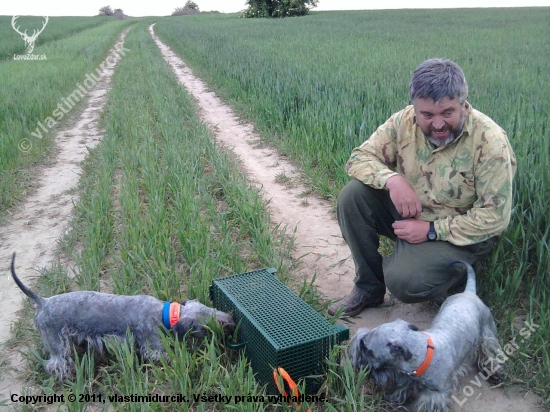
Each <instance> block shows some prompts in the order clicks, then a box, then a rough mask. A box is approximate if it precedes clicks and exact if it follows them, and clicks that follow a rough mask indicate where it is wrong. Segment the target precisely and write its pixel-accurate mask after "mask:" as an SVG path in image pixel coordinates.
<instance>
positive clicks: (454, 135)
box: [423, 115, 466, 147]
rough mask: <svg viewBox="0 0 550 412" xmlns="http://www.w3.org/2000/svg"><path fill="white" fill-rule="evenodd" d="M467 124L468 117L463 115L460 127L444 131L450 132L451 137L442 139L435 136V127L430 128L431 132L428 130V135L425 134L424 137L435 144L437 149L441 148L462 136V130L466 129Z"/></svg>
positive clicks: (447, 128)
mask: <svg viewBox="0 0 550 412" xmlns="http://www.w3.org/2000/svg"><path fill="white" fill-rule="evenodd" d="M465 122H466V116H465V115H462V116H461V117H460V125H459V127H457V128H455V129H453V128H449V127H445V129H444V130H449V132H450V133H449V136H447V137H444V138H441V137H436V136H434V134H433V132H434V131H435V129H434V128H433V127H430V130H428V133H425V132H423V133H424V136H426V139H428V141H429V142H430V143H431V144H433V145H434V146H435V147H441V146H445V145H448V144H449V143H452V142H453V141H454V140H455V139H456V138H457V137H458V136H460V133H462V129H463V128H464V123H465Z"/></svg>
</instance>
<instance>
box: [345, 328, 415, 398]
mask: <svg viewBox="0 0 550 412" xmlns="http://www.w3.org/2000/svg"><path fill="white" fill-rule="evenodd" d="M417 330H418V328H417V327H416V326H415V325H413V324H411V323H408V322H405V321H403V320H401V319H397V320H395V321H394V322H391V323H385V324H383V325H380V326H378V327H376V328H374V329H372V330H371V329H368V328H361V329H359V330H358V331H357V332H356V333H355V335H354V336H353V337H352V339H351V341H350V350H349V352H350V357H351V360H352V364H353V367H354V368H356V369H360V368H362V367H367V366H368V367H369V368H370V373H371V376H372V378H373V379H374V381H375V382H376V384H377V385H378V386H379V387H381V388H383V389H384V390H385V391H386V392H390V393H391V392H394V391H395V390H396V388H400V387H405V386H408V383H409V381H410V380H411V378H410V377H409V376H408V375H407V374H406V373H404V372H403V371H406V370H408V369H410V367H409V366H408V362H409V361H410V360H411V358H412V356H413V354H412V353H411V350H410V349H409V347H408V343H409V341H410V340H409V339H408V337H409V336H410V334H411V333H414V332H416V331H417ZM405 396H406V393H404V392H403V393H400V394H399V396H398V398H401V397H405ZM395 400H398V401H399V400H400V399H395Z"/></svg>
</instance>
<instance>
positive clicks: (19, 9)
mask: <svg viewBox="0 0 550 412" xmlns="http://www.w3.org/2000/svg"><path fill="white" fill-rule="evenodd" d="M185 3H186V0H148V1H133V0H87V1H84V2H82V3H81V2H79V1H75V0H59V1H44V0H15V1H10V0H0V15H2V16H13V15H23V16H25V15H31V16H94V15H96V14H98V11H99V9H100V8H101V7H103V6H111V7H112V8H113V9H116V8H121V9H122V10H124V13H125V14H127V15H129V16H135V17H140V16H165V15H169V14H171V13H172V12H173V11H174V9H175V8H176V7H181V6H183V5H185ZM195 3H197V4H198V6H199V8H200V10H201V11H210V10H217V11H220V12H222V13H234V12H238V11H240V10H243V9H244V8H246V1H245V0H195ZM548 4H549V1H548V0H460V1H455V2H449V1H445V0H385V1H374V0H320V1H319V5H318V6H317V7H316V8H315V9H314V10H367V9H401V8H442V7H452V8H460V7H531V6H548Z"/></svg>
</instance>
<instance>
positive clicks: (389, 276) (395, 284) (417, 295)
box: [384, 270, 447, 303]
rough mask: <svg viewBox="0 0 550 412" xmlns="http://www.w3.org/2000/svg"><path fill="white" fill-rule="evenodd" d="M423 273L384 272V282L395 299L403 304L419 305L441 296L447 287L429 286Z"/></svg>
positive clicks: (441, 285)
mask: <svg viewBox="0 0 550 412" xmlns="http://www.w3.org/2000/svg"><path fill="white" fill-rule="evenodd" d="M423 275H425V274H422V273H414V272H408V273H391V272H387V271H386V270H385V271H384V282H385V284H386V287H387V288H388V290H389V291H390V293H391V294H392V296H393V297H395V298H397V299H399V300H400V301H401V302H403V303H418V302H425V301H427V300H431V299H433V298H436V297H438V296H441V295H443V294H444V293H445V291H446V290H447V285H445V284H443V283H441V284H438V285H434V284H428V282H426V279H425V276H423Z"/></svg>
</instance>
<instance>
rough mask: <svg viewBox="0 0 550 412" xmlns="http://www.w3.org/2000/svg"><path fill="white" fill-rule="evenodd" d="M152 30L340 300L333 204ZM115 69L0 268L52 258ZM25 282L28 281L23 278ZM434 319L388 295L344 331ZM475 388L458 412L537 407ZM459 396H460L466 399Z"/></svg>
mask: <svg viewBox="0 0 550 412" xmlns="http://www.w3.org/2000/svg"><path fill="white" fill-rule="evenodd" d="M150 32H151V35H152V36H153V37H154V38H155V41H156V43H157V45H158V46H159V48H160V49H161V51H162V53H163V55H164V57H165V59H166V61H167V62H168V63H169V64H170V66H171V67H172V69H173V71H174V73H175V74H176V76H177V77H178V79H179V81H180V82H181V83H182V84H183V85H184V86H185V87H186V88H187V90H188V91H189V93H190V94H192V95H193V96H194V98H195V99H196V102H197V105H198V108H199V111H200V114H201V116H202V118H203V121H204V122H205V123H206V124H208V125H210V127H211V128H212V130H213V134H214V137H215V139H216V140H217V141H219V142H220V143H221V144H223V145H225V146H226V147H227V148H229V149H231V150H232V151H233V152H234V153H235V154H236V155H237V156H238V157H239V158H240V159H241V164H242V167H243V168H244V169H245V170H246V171H247V176H249V177H250V179H251V181H252V182H253V183H255V184H257V185H258V186H259V187H261V188H262V192H263V195H264V197H265V198H266V200H269V210H270V213H271V215H272V219H273V221H274V222H275V223H277V224H279V223H280V224H281V225H282V226H287V228H288V229H287V230H288V231H289V232H292V231H293V230H294V229H296V232H295V242H294V245H295V247H294V250H293V254H294V257H296V258H298V257H301V266H300V267H299V270H298V271H297V275H298V276H302V277H305V278H308V279H309V278H311V277H312V276H313V275H314V274H317V282H316V285H317V287H318V289H319V291H320V292H321V293H322V294H323V295H324V296H325V297H326V298H328V299H337V298H340V297H342V296H344V295H345V294H346V293H347V292H349V290H351V287H352V279H353V276H354V275H353V262H352V260H351V258H350V256H349V250H348V248H347V246H346V244H345V242H344V241H343V239H342V238H341V234H340V230H339V228H338V224H337V222H336V221H335V219H334V218H333V216H332V206H331V204H330V203H329V202H326V201H323V200H321V199H318V198H316V197H314V196H312V195H309V196H308V197H307V202H305V201H304V198H303V196H302V194H303V193H304V191H305V189H304V188H303V187H300V186H299V185H296V184H294V185H292V186H290V185H285V184H284V183H277V182H276V180H277V179H276V177H277V176H278V175H281V174H284V175H286V176H287V177H288V178H290V179H292V180H293V181H299V179H298V177H299V172H298V171H297V169H296V168H295V167H294V166H293V165H291V164H290V163H289V162H287V161H286V160H285V159H283V158H282V157H280V156H279V155H278V154H277V152H276V151H275V150H272V149H268V148H265V147H258V145H257V144H256V142H257V141H258V140H259V139H260V137H259V136H258V135H257V134H256V133H254V127H253V126H252V125H250V124H243V123H242V122H241V121H240V120H239V119H238V118H237V117H236V116H235V114H234V113H233V112H232V110H231V108H230V107H228V106H227V105H225V104H224V103H223V102H222V101H221V100H220V99H219V98H217V97H216V96H215V94H214V93H213V92H211V91H209V90H208V88H207V87H206V86H205V84H204V83H203V82H202V81H201V80H200V79H198V78H196V77H194V76H193V74H192V72H191V70H190V69H189V68H188V67H187V66H186V65H185V64H184V62H183V61H182V60H181V59H180V58H179V57H178V56H176V55H175V54H174V53H173V52H172V51H171V50H170V49H169V48H168V47H167V46H166V45H164V44H162V43H161V42H160V41H159V40H158V38H156V37H155V35H154V32H153V26H151V27H150ZM120 41H122V40H120ZM113 69H114V68H112V67H111V68H109V70H106V72H105V73H104V77H103V79H102V81H101V82H100V83H98V85H97V86H96V88H95V89H94V90H93V91H92V92H91V93H90V98H89V101H88V103H87V107H86V109H85V110H84V112H83V113H82V115H81V116H80V118H79V119H78V121H77V122H76V123H75V125H74V127H73V128H70V129H67V130H65V131H62V132H60V133H59V134H58V136H57V137H56V143H57V146H58V147H59V153H58V156H57V158H56V159H55V161H54V162H53V163H52V165H51V166H48V167H45V168H44V170H43V172H42V173H40V176H41V177H40V182H39V186H40V187H39V188H38V190H37V191H36V193H35V194H33V195H32V196H30V197H29V198H28V199H27V200H26V202H25V205H24V207H22V208H21V210H20V211H18V212H17V213H15V214H14V215H13V216H12V217H11V219H10V224H9V225H8V226H6V227H4V228H2V230H1V232H2V236H1V238H0V251H1V256H0V263H1V264H2V267H3V268H8V267H9V261H10V258H11V253H12V252H13V251H18V261H17V267H18V272H19V273H21V274H22V275H23V274H31V273H35V271H36V270H37V269H39V268H41V267H45V266H47V265H48V264H49V263H50V262H51V261H52V260H53V258H54V256H55V242H56V240H57V239H59V238H61V236H62V235H63V233H64V232H65V230H66V229H67V222H68V221H69V218H70V216H71V213H72V207H73V202H74V201H75V200H76V199H74V196H73V195H72V194H71V193H70V190H71V189H72V188H74V187H75V186H76V184H77V182H78V178H79V174H80V167H79V163H80V162H81V161H82V160H83V159H84V157H85V155H86V153H87V150H86V147H87V146H88V147H89V146H94V145H96V144H97V143H99V142H100V141H101V136H102V135H101V131H100V130H99V129H98V126H97V121H98V119H99V113H100V112H101V110H102V108H103V105H104V104H105V102H106V96H107V91H108V89H109V83H110V77H111V75H112V73H113ZM2 272H3V273H5V275H4V276H1V277H0V313H2V314H3V315H2V318H1V319H0V356H5V354H2V353H1V351H2V347H1V345H2V343H3V342H4V341H5V340H6V339H7V338H8V337H9V333H10V331H9V326H10V324H11V322H12V321H13V320H14V319H15V314H16V312H17V311H18V310H19V309H20V308H21V307H22V304H23V295H22V294H21V293H20V292H19V291H18V290H17V289H16V286H15V285H14V284H13V282H12V280H11V278H10V277H9V275H7V271H2ZM22 278H23V279H24V280H26V281H28V280H29V279H25V278H24V276H22ZM434 315H435V309H434V308H433V307H431V306H429V305H428V304H416V305H406V304H402V303H400V302H392V301H391V300H390V299H389V297H388V296H386V302H385V304H384V305H383V306H382V307H379V308H374V309H367V310H365V311H363V313H362V314H361V315H360V316H359V317H357V318H354V319H353V322H354V323H350V324H348V327H350V329H351V333H353V332H354V331H355V330H357V328H359V327H362V326H367V327H371V328H372V327H375V326H377V325H379V324H381V323H384V322H388V321H392V320H394V319H396V318H402V319H404V320H407V321H410V322H411V323H414V324H416V325H417V326H418V327H419V328H420V329H425V328H427V327H428V326H429V325H430V323H431V320H432V319H433V316H434ZM465 384H468V383H467V382H466V383H465ZM20 388H21V385H20V384H19V383H17V382H15V381H13V380H10V379H9V376H8V377H7V379H3V380H2V381H0V399H1V398H3V397H4V396H6V395H8V393H9V391H10V390H12V391H20ZM475 389H476V391H475V393H474V395H472V396H471V397H468V399H467V401H466V402H465V403H464V405H463V406H462V407H461V408H458V407H457V408H456V410H464V411H484V412H486V411H495V412H496V411H520V410H521V411H524V412H528V411H538V410H540V409H538V408H537V407H536V406H535V405H536V398H535V397H534V396H527V397H523V396H518V395H515V396H514V395H512V397H510V398H509V397H508V396H506V395H505V394H504V392H503V390H501V389H490V388H488V387H487V385H486V384H482V387H481V388H475ZM457 397H458V398H459V399H463V398H464V396H463V395H462V396H457Z"/></svg>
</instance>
